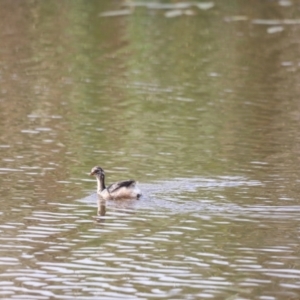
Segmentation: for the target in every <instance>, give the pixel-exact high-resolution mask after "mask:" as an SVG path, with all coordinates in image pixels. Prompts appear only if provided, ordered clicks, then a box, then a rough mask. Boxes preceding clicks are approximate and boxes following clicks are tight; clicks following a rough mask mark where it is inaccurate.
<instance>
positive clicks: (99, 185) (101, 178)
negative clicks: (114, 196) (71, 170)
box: [96, 176, 105, 192]
mask: <svg viewBox="0 0 300 300" xmlns="http://www.w3.org/2000/svg"><path fill="white" fill-rule="evenodd" d="M96 179H97V191H98V192H102V191H103V190H104V189H105V181H104V176H96Z"/></svg>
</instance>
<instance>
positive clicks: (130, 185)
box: [90, 167, 142, 200]
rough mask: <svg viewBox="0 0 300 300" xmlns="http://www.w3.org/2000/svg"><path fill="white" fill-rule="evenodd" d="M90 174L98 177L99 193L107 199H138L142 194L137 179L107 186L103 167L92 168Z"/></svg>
mask: <svg viewBox="0 0 300 300" xmlns="http://www.w3.org/2000/svg"><path fill="white" fill-rule="evenodd" d="M90 175H91V176H95V177H96V180H97V193H98V195H100V196H101V197H102V198H103V199H105V200H117V199H126V198H127V199H134V198H135V199H138V198H140V197H141V195H142V194H141V191H140V189H139V188H138V187H137V183H136V181H135V180H124V181H119V182H115V183H113V184H111V185H109V186H108V187H106V186H105V173H104V170H103V169H102V168H101V167H94V168H92V170H91V173H90Z"/></svg>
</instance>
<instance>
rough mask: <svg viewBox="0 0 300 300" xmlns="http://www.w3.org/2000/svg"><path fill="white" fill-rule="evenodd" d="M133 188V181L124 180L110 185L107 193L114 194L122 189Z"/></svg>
mask: <svg viewBox="0 0 300 300" xmlns="http://www.w3.org/2000/svg"><path fill="white" fill-rule="evenodd" d="M134 186H135V181H134V180H124V181H119V182H116V183H113V184H111V185H110V186H108V187H107V190H108V192H109V193H112V192H115V191H117V190H118V189H120V188H122V187H126V188H131V187H134Z"/></svg>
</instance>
